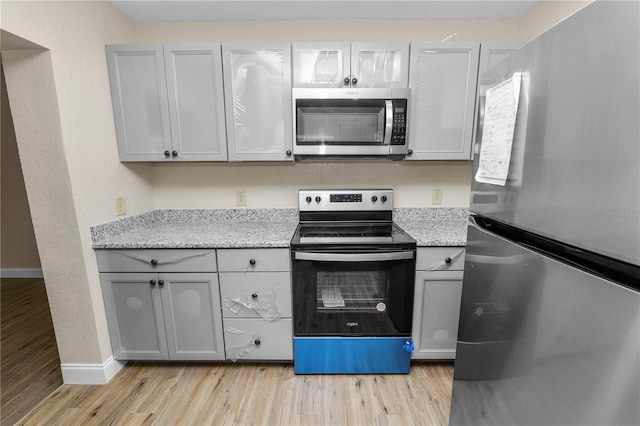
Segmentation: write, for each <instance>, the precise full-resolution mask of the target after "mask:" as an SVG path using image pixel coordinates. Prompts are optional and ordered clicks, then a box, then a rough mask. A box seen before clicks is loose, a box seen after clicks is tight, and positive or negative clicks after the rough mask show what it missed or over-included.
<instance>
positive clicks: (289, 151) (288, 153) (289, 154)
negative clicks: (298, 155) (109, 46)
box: [287, 149, 291, 157]
mask: <svg viewBox="0 0 640 426" xmlns="http://www.w3.org/2000/svg"><path fill="white" fill-rule="evenodd" d="M287 157H291V150H290V149H288V150H287Z"/></svg>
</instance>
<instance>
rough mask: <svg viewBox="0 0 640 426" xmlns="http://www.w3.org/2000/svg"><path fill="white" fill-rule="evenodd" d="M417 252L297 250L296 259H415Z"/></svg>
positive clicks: (378, 260)
mask: <svg viewBox="0 0 640 426" xmlns="http://www.w3.org/2000/svg"><path fill="white" fill-rule="evenodd" d="M414 256H415V252H413V251H398V252H390V253H309V252H299V251H297V252H296V255H295V259H296V260H311V261H318V262H384V261H387V260H405V259H413V258H414Z"/></svg>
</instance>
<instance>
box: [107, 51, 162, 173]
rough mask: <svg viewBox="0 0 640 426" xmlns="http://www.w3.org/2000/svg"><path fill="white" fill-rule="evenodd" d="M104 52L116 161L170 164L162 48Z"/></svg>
mask: <svg viewBox="0 0 640 426" xmlns="http://www.w3.org/2000/svg"><path fill="white" fill-rule="evenodd" d="M106 50H107V65H108V67H109V80H110V83H111V99H112V101H113V115H114V121H115V126H116V137H117V141H118V154H119V156H120V161H172V160H171V157H165V156H164V151H166V150H170V149H171V133H170V126H169V107H168V101H167V86H166V79H165V71H164V59H163V54H162V46H120V45H111V46H107V47H106Z"/></svg>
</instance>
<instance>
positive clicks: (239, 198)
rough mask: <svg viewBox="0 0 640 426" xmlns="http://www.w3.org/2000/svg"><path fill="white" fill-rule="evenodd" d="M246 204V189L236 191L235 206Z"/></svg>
mask: <svg viewBox="0 0 640 426" xmlns="http://www.w3.org/2000/svg"><path fill="white" fill-rule="evenodd" d="M246 205H247V191H244V190H242V191H236V206H246Z"/></svg>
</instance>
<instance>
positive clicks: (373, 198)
mask: <svg viewBox="0 0 640 426" xmlns="http://www.w3.org/2000/svg"><path fill="white" fill-rule="evenodd" d="M376 201H378V197H376V196H375V195H374V196H373V197H371V202H372V203H375V202H376Z"/></svg>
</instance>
